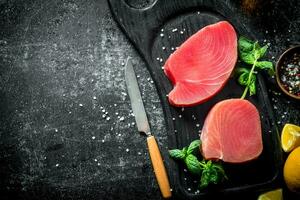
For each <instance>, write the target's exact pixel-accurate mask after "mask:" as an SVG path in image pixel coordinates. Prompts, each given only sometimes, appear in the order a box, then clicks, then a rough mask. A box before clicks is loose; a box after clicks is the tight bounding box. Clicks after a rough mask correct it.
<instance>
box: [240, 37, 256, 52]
mask: <svg viewBox="0 0 300 200" xmlns="http://www.w3.org/2000/svg"><path fill="white" fill-rule="evenodd" d="M238 44H239V51H240V52H250V51H252V49H253V44H254V42H253V41H251V40H249V39H248V38H246V37H243V36H241V37H240V38H239V41H238Z"/></svg>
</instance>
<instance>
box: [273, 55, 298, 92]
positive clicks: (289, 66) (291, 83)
mask: <svg viewBox="0 0 300 200" xmlns="http://www.w3.org/2000/svg"><path fill="white" fill-rule="evenodd" d="M278 67H279V68H278V71H279V73H278V76H279V77H278V78H279V80H280V84H281V86H282V87H283V89H284V90H285V91H286V92H288V93H289V94H291V95H294V96H297V97H300V52H293V53H291V54H287V55H286V56H285V57H283V60H282V62H281V64H280V65H279V66H278Z"/></svg>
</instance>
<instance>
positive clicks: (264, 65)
mask: <svg viewBox="0 0 300 200" xmlns="http://www.w3.org/2000/svg"><path fill="white" fill-rule="evenodd" d="M256 67H257V68H259V69H263V70H267V71H268V73H269V75H270V76H273V75H274V74H275V71H274V67H273V63H272V62H269V61H258V62H257V63H256Z"/></svg>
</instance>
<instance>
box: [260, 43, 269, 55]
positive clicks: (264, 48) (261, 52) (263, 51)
mask: <svg viewBox="0 0 300 200" xmlns="http://www.w3.org/2000/svg"><path fill="white" fill-rule="evenodd" d="M268 47H269V46H268V45H265V46H263V47H261V48H260V49H259V57H260V58H261V57H263V56H264V55H265V54H266V52H267V49H268Z"/></svg>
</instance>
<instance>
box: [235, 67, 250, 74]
mask: <svg viewBox="0 0 300 200" xmlns="http://www.w3.org/2000/svg"><path fill="white" fill-rule="evenodd" d="M235 73H236V74H237V75H239V74H242V73H250V69H247V68H244V67H238V68H236V70H235Z"/></svg>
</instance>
